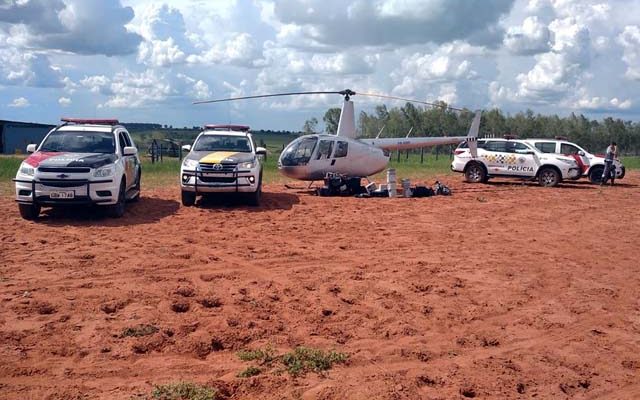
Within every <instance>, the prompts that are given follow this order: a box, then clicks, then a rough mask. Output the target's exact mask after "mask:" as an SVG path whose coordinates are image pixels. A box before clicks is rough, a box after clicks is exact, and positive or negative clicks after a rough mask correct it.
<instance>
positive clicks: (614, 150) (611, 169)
mask: <svg viewBox="0 0 640 400" xmlns="http://www.w3.org/2000/svg"><path fill="white" fill-rule="evenodd" d="M616 158H618V146H617V145H616V142H611V144H610V145H609V147H607V153H606V154H605V156H604V172H603V173H602V180H601V181H600V184H601V185H605V184H606V183H607V180H608V179H609V178H611V185H613V183H614V181H615V179H616V167H615V166H614V165H613V160H615V159H616Z"/></svg>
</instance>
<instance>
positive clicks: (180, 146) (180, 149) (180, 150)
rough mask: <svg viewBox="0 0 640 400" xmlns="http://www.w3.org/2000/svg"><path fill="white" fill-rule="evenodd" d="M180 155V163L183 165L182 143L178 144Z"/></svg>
mask: <svg viewBox="0 0 640 400" xmlns="http://www.w3.org/2000/svg"><path fill="white" fill-rule="evenodd" d="M178 154H180V156H179V157H180V163H181V164H182V142H178Z"/></svg>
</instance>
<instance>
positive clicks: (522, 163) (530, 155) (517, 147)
mask: <svg viewBox="0 0 640 400" xmlns="http://www.w3.org/2000/svg"><path fill="white" fill-rule="evenodd" d="M506 150H507V153H509V155H508V156H507V159H506V163H507V171H508V172H509V174H510V175H517V176H528V177H530V176H534V175H535V174H536V171H537V169H538V164H539V160H538V159H537V157H536V154H535V151H534V150H533V149H532V148H530V147H529V146H527V145H525V144H524V143H520V142H507V149H506Z"/></svg>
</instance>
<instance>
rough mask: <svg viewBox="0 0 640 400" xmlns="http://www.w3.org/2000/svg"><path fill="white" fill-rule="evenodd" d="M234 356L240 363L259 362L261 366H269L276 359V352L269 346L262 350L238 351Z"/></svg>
mask: <svg viewBox="0 0 640 400" xmlns="http://www.w3.org/2000/svg"><path fill="white" fill-rule="evenodd" d="M236 355H237V356H238V358H239V359H241V360H242V361H260V363H262V364H269V363H271V362H272V361H273V360H275V359H276V352H275V350H273V349H272V348H271V347H270V346H267V347H265V348H264V349H256V350H240V351H239V352H237V353H236Z"/></svg>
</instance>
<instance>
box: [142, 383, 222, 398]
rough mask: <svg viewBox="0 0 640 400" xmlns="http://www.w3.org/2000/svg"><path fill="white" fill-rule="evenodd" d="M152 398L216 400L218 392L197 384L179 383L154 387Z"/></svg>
mask: <svg viewBox="0 0 640 400" xmlns="http://www.w3.org/2000/svg"><path fill="white" fill-rule="evenodd" d="M151 396H152V398H154V399H157V400H216V399H218V391H217V390H216V389H214V388H210V387H207V386H202V385H198V384H195V383H190V382H178V383H170V384H167V385H156V386H154V387H153V392H151Z"/></svg>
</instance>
